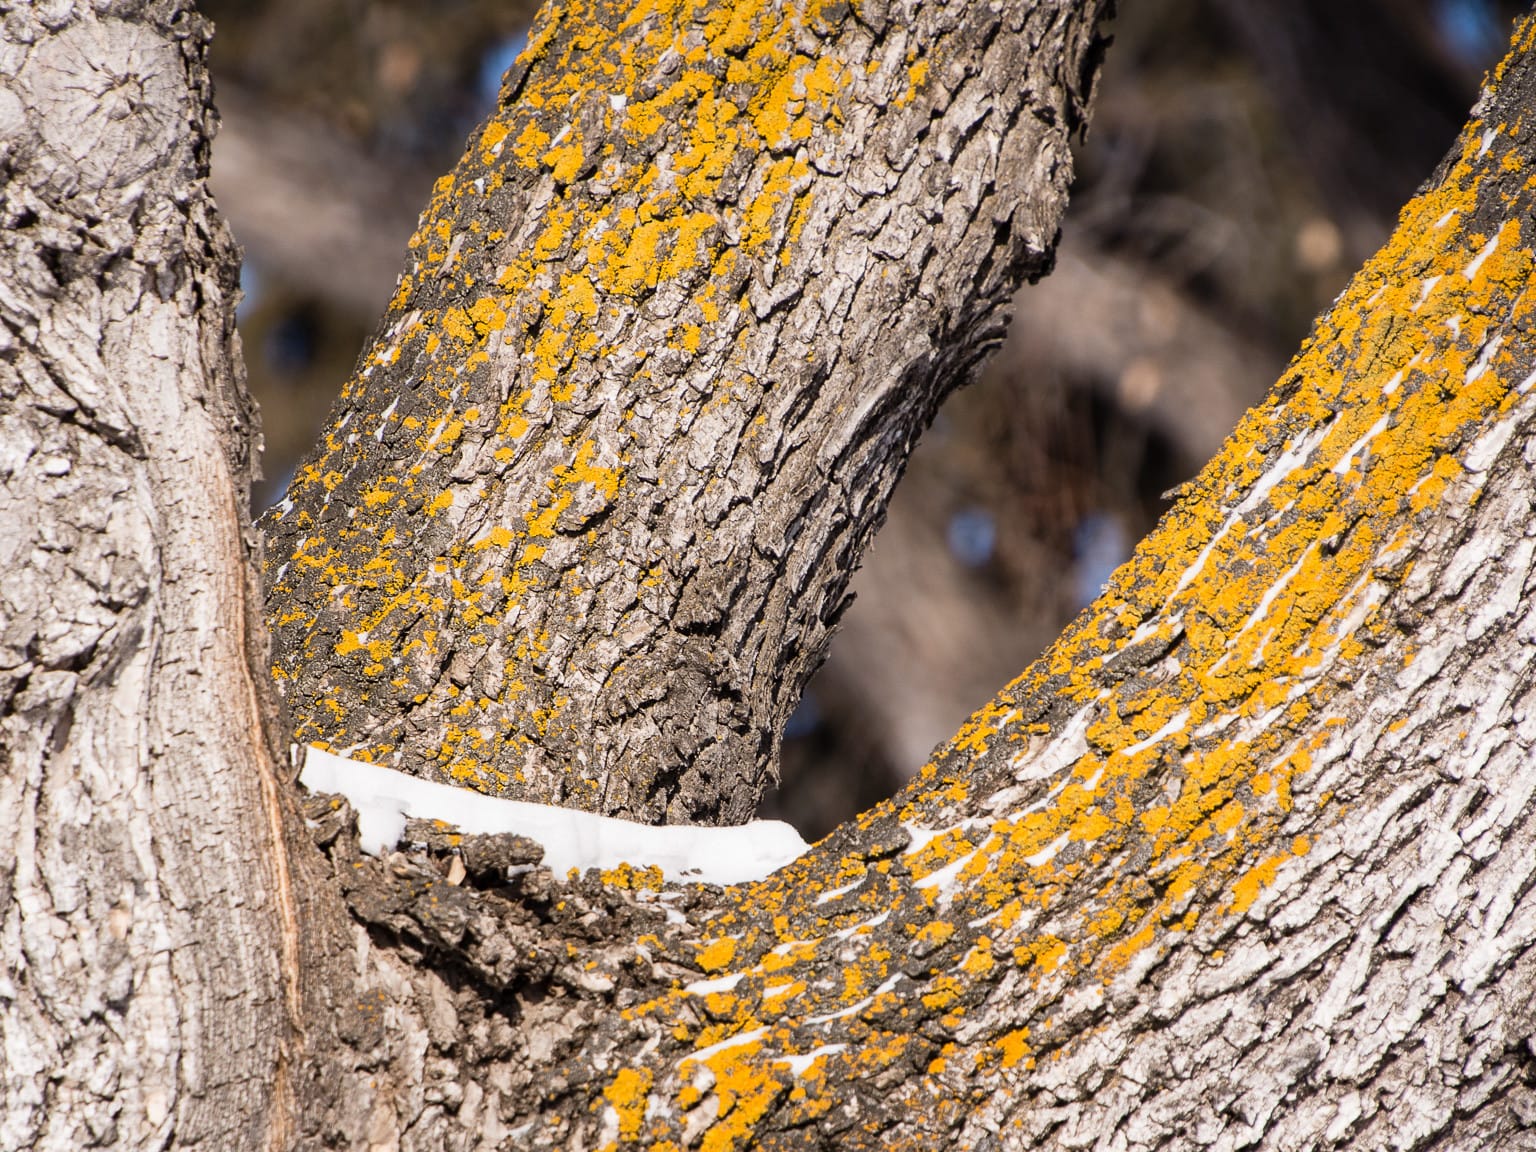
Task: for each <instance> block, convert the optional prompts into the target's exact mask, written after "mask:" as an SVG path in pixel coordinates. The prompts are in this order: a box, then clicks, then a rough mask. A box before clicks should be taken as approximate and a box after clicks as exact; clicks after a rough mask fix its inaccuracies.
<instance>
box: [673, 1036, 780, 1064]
mask: <svg viewBox="0 0 1536 1152" xmlns="http://www.w3.org/2000/svg"><path fill="white" fill-rule="evenodd" d="M766 1035H768V1029H766V1028H754V1029H752V1031H750V1032H738V1033H736V1035H734V1036H728V1037H726V1038H725V1039H724V1040H722V1041H720V1043H718V1044H711V1045H710V1046H709V1047H708V1048H700V1049H698V1050H697V1051H695V1052H689V1053H688V1054H687V1055H685V1056H684V1057H683V1061H682V1062H684V1063H686V1062H687V1061H689V1060H708V1059H709V1058H710V1057H711V1056H713V1055H714V1054H715V1053H716V1052H724V1051H725V1050H726V1049H727V1048H737V1047H740V1046H741V1045H742V1044H751V1043H752V1042H753V1041H754V1040H761V1039H762V1038H763V1037H764V1036H766Z"/></svg>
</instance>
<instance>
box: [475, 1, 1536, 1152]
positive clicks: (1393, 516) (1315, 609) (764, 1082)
mask: <svg viewBox="0 0 1536 1152" xmlns="http://www.w3.org/2000/svg"><path fill="white" fill-rule="evenodd" d="M1533 39H1536V25H1532V24H1531V23H1529V22H1527V23H1526V24H1524V25H1522V27H1521V29H1520V31H1519V33H1518V36H1517V41H1516V44H1515V47H1514V50H1513V52H1512V54H1511V57H1510V59H1509V60H1508V61H1507V62H1506V63H1505V64H1504V65H1503V66H1501V68H1500V69H1499V70H1498V71H1497V73H1496V74H1495V75H1494V77H1493V78H1492V87H1491V88H1490V90H1489V92H1488V93H1486V94H1485V96H1484V98H1483V100H1482V101H1480V103H1479V105H1478V108H1477V109H1476V111H1475V113H1474V119H1473V121H1472V123H1471V124H1470V125H1469V126H1468V128H1467V129H1466V131H1465V132H1464V133H1463V135H1462V137H1461V139H1460V140H1459V141H1458V142H1457V144H1456V145H1455V147H1454V148H1453V150H1452V152H1451V154H1450V155H1449V156H1448V158H1447V160H1446V161H1445V162H1444V163H1443V165H1442V166H1441V168H1440V170H1439V171H1438V172H1437V173H1436V174H1435V176H1434V178H1433V179H1432V181H1431V182H1430V184H1429V185H1428V186H1427V187H1426V190H1425V191H1424V192H1423V193H1422V194H1421V195H1419V196H1418V197H1416V198H1415V199H1414V200H1413V201H1412V202H1411V203H1410V204H1409V205H1408V206H1407V207H1406V208H1405V210H1404V212H1403V216H1402V219H1401V221H1400V223H1399V226H1398V229H1397V231H1396V232H1395V233H1394V235H1393V237H1392V238H1391V240H1390V241H1389V242H1388V244H1387V245H1386V246H1385V247H1384V248H1383V249H1382V251H1381V252H1380V253H1378V254H1377V256H1376V257H1374V258H1373V260H1372V261H1371V262H1370V263H1369V264H1368V265H1367V266H1366V267H1365V268H1364V269H1363V270H1362V271H1361V273H1360V274H1359V275H1358V276H1357V277H1356V278H1355V280H1354V281H1353V282H1352V283H1351V285H1350V286H1349V287H1348V288H1347V289H1346V291H1345V292H1344V293H1343V294H1342V295H1341V296H1340V298H1339V300H1338V301H1337V302H1336V304H1335V306H1334V308H1333V309H1332V311H1331V312H1330V313H1329V314H1328V315H1327V316H1325V317H1324V318H1323V319H1322V320H1321V321H1320V322H1319V324H1318V326H1317V328H1316V330H1315V331H1314V333H1313V335H1312V336H1311V338H1310V339H1309V340H1308V342H1307V344H1306V346H1305V347H1304V348H1303V350H1302V352H1301V354H1300V355H1299V356H1298V357H1297V359H1296V360H1295V361H1294V362H1293V364H1292V365H1291V367H1290V368H1289V369H1288V370H1287V371H1286V373H1285V374H1284V376H1283V377H1282V379H1281V380H1280V382H1279V383H1278V384H1277V385H1276V387H1275V389H1274V390H1273V392H1272V393H1271V395H1270V397H1269V398H1268V400H1267V401H1266V402H1265V403H1264V404H1263V405H1262V406H1260V407H1259V408H1258V409H1256V410H1255V411H1254V412H1253V413H1252V414H1250V416H1249V417H1248V418H1246V419H1245V420H1244V422H1243V424H1242V425H1241V426H1240V427H1239V429H1238V430H1237V432H1236V433H1235V434H1234V435H1233V437H1232V438H1231V439H1230V441H1229V442H1228V444H1227V446H1226V447H1225V449H1224V450H1223V452H1222V453H1221V455H1220V456H1219V457H1218V458H1217V459H1216V460H1215V461H1213V462H1212V464H1211V465H1210V466H1209V467H1208V468H1207V469H1206V470H1205V471H1204V472H1203V473H1202V474H1201V476H1200V477H1199V478H1198V479H1197V480H1196V481H1195V482H1194V483H1193V484H1192V485H1191V486H1190V487H1189V489H1188V490H1187V491H1186V493H1185V494H1184V496H1183V498H1182V499H1181V500H1180V502H1179V504H1178V506H1177V507H1176V508H1175V509H1174V510H1173V512H1171V513H1170V514H1169V515H1168V516H1167V517H1166V518H1165V520H1164V521H1163V523H1162V524H1161V525H1160V526H1159V528H1158V529H1157V531H1156V532H1154V533H1153V535H1152V536H1151V537H1149V539H1148V540H1147V541H1146V542H1145V543H1144V544H1143V545H1142V546H1141V548H1139V549H1138V551H1137V553H1136V555H1135V556H1134V557H1133V559H1132V561H1131V562H1130V563H1129V564H1128V565H1127V566H1126V567H1125V568H1123V569H1122V570H1121V572H1120V573H1118V574H1117V576H1116V578H1115V580H1114V582H1113V583H1112V585H1111V586H1110V588H1109V589H1108V590H1107V591H1106V593H1105V594H1104V596H1103V597H1102V598H1101V599H1100V600H1099V601H1098V602H1097V603H1096V604H1095V605H1094V606H1093V608H1092V609H1090V610H1089V611H1088V612H1086V613H1085V614H1084V615H1083V616H1082V617H1081V618H1080V619H1079V621H1078V622H1077V623H1076V624H1075V625H1074V626H1073V628H1071V629H1070V630H1069V631H1068V632H1067V634H1065V635H1064V636H1063V638H1062V639H1061V640H1060V641H1059V642H1058V643H1057V645H1055V646H1054V647H1053V648H1052V649H1051V650H1050V651H1049V652H1048V653H1047V654H1046V656H1045V657H1043V658H1042V659H1041V660H1040V661H1039V662H1038V663H1037V664H1035V665H1034V666H1032V667H1031V668H1030V669H1029V670H1027V671H1026V673H1025V674H1024V675H1023V676H1022V677H1021V678H1020V679H1019V680H1018V681H1016V682H1015V683H1014V684H1012V685H1010V686H1009V687H1008V688H1007V689H1005V690H1004V691H1003V692H1002V693H1000V694H999V696H998V697H997V698H996V699H995V700H994V701H993V702H992V703H991V704H989V705H988V706H987V707H986V708H984V709H982V710H981V711H980V712H979V713H978V714H977V716H976V717H975V718H974V719H973V721H972V722H971V723H970V724H968V725H967V726H966V728H965V729H964V730H963V731H962V732H961V733H960V734H959V735H958V736H957V737H956V739H955V740H954V741H953V742H952V743H951V744H950V745H949V746H948V747H947V748H946V749H945V750H944V751H943V752H942V753H941V754H940V755H939V756H938V757H937V758H936V760H935V762H934V763H933V764H932V765H930V766H929V767H928V768H927V769H926V770H925V771H924V773H923V774H922V776H921V777H920V778H919V779H918V780H917V781H916V782H915V783H914V784H913V785H912V787H911V788H909V789H908V790H907V791H906V792H905V793H903V794H902V795H900V796H898V797H897V798H895V799H894V800H893V801H891V802H889V803H887V804H884V805H881V806H878V807H877V808H876V809H874V810H872V811H871V812H869V813H867V814H866V815H864V816H863V817H861V818H860V819H859V820H857V821H855V822H854V823H852V824H850V825H848V826H845V827H844V828H843V829H840V830H839V831H838V832H837V833H835V834H834V835H833V836H832V837H830V838H829V839H828V840H827V841H824V842H823V843H821V844H819V845H817V846H815V847H814V848H813V849H812V850H811V851H810V852H809V853H807V854H806V855H804V856H802V857H801V858H799V859H798V860H796V861H795V862H793V863H791V864H790V865H788V866H787V867H785V868H784V869H782V870H780V871H778V872H776V873H774V874H773V875H771V876H769V877H767V878H766V879H764V880H762V881H760V882H757V883H754V884H750V885H743V886H739V887H733V888H727V889H724V890H712V889H707V888H704V889H698V888H688V889H682V890H678V891H680V892H681V893H682V895H681V896H680V897H678V898H677V899H676V900H674V905H675V906H682V905H686V909H687V912H686V916H685V917H684V919H685V921H686V922H685V923H683V924H677V923H670V922H667V921H664V920H662V918H661V917H660V914H659V913H657V914H656V922H655V924H654V926H653V927H649V926H640V925H639V922H638V921H636V920H633V919H622V917H628V916H630V915H631V913H629V912H622V913H621V912H619V911H616V909H619V908H620V907H621V906H622V900H623V898H624V893H626V892H632V891H634V890H636V889H643V888H646V887H647V886H648V885H649V886H652V887H654V885H656V884H657V883H659V881H658V880H657V879H655V878H651V879H647V878H645V877H641V876H637V875H635V874H633V873H631V872H628V871H626V870H620V872H619V874H617V875H609V876H607V877H606V878H604V879H603V880H602V881H601V882H593V883H589V884H587V886H586V887H584V888H582V887H572V888H570V889H569V891H570V892H571V893H572V895H571V896H569V897H564V898H562V897H558V896H549V897H547V898H548V899H549V900H551V901H556V902H558V900H560V899H565V898H568V899H576V898H577V897H576V895H575V894H576V893H577V892H583V893H585V895H583V896H582V897H581V899H582V900H585V901H588V902H589V903H588V904H584V905H583V906H582V907H583V908H588V907H594V908H595V905H592V904H591V903H590V902H592V901H597V902H601V901H602V900H603V899H611V901H613V902H612V903H610V904H608V905H606V907H608V908H610V909H611V911H610V912H609V913H608V915H610V916H614V917H619V918H620V920H618V921H617V922H616V923H619V924H621V925H622V926H620V927H615V928H614V929H613V930H612V931H610V932H608V933H606V934H604V935H603V936H602V937H601V939H599V940H594V941H592V942H591V943H589V944H588V945H586V946H585V947H584V948H582V949H579V950H576V951H574V952H573V953H572V962H573V963H577V958H578V957H579V969H580V970H579V971H577V970H576V968H570V969H568V970H567V975H566V976H564V977H562V978H561V979H564V980H566V981H567V982H568V984H567V985H566V986H568V987H571V988H575V987H577V986H578V985H580V986H581V987H585V988H587V989H588V992H587V993H586V994H585V995H587V996H588V997H589V998H588V999H583V998H582V995H578V994H573V995H575V999H574V1000H572V999H563V1000H562V999H559V998H553V999H551V998H547V997H545V996H544V994H543V993H542V992H541V993H539V994H538V995H534V994H532V993H530V994H529V995H528V996H527V997H526V998H523V999H519V1001H518V1003H519V1005H520V1011H521V1012H522V1013H523V1015H522V1016H521V1017H520V1019H521V1021H522V1026H523V1027H524V1029H525V1030H526V1035H527V1036H528V1040H527V1041H526V1043H527V1047H526V1048H519V1047H518V1046H517V1045H518V1043H519V1041H517V1040H509V1041H507V1043H508V1044H510V1045H511V1046H512V1052H511V1054H510V1055H507V1056H505V1057H502V1059H504V1064H502V1065H500V1067H501V1068H502V1069H504V1071H502V1072H499V1073H495V1074H491V1075H490V1078H489V1079H488V1080H487V1082H488V1083H503V1084H510V1085H511V1087H510V1088H504V1089H498V1091H499V1092H501V1093H503V1094H500V1095H498V1097H497V1101H498V1111H497V1112H496V1117H497V1123H498V1124H505V1125H507V1128H506V1129H505V1130H503V1129H500V1128H498V1129H497V1131H498V1132H503V1131H504V1132H505V1133H506V1134H510V1136H511V1137H512V1138H513V1139H515V1140H516V1141H518V1142H519V1143H520V1144H523V1145H525V1146H528V1147H533V1148H555V1147H571V1146H579V1147H608V1146H621V1147H643V1148H648V1149H651V1150H653V1152H661V1150H668V1152H670V1150H672V1149H677V1148H683V1147H695V1146H697V1147H707V1148H711V1149H715V1148H730V1147H748V1146H765V1147H773V1146H779V1145H782V1146H786V1147H787V1146H794V1147H808V1148H834V1147H835V1148H839V1149H847V1148H864V1147H868V1148H875V1147H880V1148H933V1147H941V1146H950V1145H953V1146H955V1147H961V1148H978V1149H994V1148H1012V1147H1041V1148H1069V1147H1071V1148H1079V1147H1096V1148H1105V1149H1110V1148H1154V1147H1155V1148H1193V1147H1201V1148H1208V1147H1214V1148H1239V1147H1263V1148H1275V1149H1282V1148H1295V1147H1319V1148H1328V1147H1378V1146H1398V1147H1412V1148H1447V1149H1449V1148H1463V1147H1472V1146H1486V1147H1497V1148H1519V1147H1524V1146H1528V1145H1529V1144H1530V1143H1531V1139H1530V1132H1529V1131H1528V1125H1529V1123H1530V1122H1531V1121H1532V1120H1533V1119H1536V1094H1533V1093H1532V1090H1531V1088H1530V1087H1529V1086H1528V1081H1529V1070H1530V1067H1531V1061H1532V1055H1531V1053H1532V1037H1533V1033H1536V1020H1533V1015H1532V1013H1533V1008H1532V1004H1533V1002H1536V1001H1533V997H1532V995H1531V992H1532V989H1533V987H1536V958H1533V948H1532V945H1533V944H1536V827H1533V821H1532V815H1533V805H1532V793H1533V789H1536V777H1533V776H1532V774H1531V773H1530V771H1529V768H1528V765H1529V762H1530V757H1531V754H1532V745H1533V744H1536V707H1533V683H1532V676H1531V672H1530V658H1529V651H1530V646H1531V644H1532V643H1533V642H1536V615H1533V614H1532V612H1531V611H1530V608H1529V604H1530V603H1531V601H1530V598H1529V597H1528V596H1527V595H1526V593H1525V589H1526V588H1527V586H1528V584H1529V581H1530V579H1531V575H1532V561H1533V558H1536V536H1532V535H1529V534H1528V533H1529V532H1530V529H1529V527H1528V525H1529V524H1530V523H1531V516H1530V509H1531V505H1532V498H1531V487H1530V482H1529V479H1528V477H1529V471H1530V468H1531V466H1532V464H1533V463H1536V441H1533V438H1532V435H1531V416H1532V414H1533V411H1536V397H1533V396H1532V395H1531V392H1532V391H1533V387H1532V381H1533V380H1536V347H1533V342H1532V331H1533V330H1532V325H1531V320H1532V315H1531V309H1532V307H1533V305H1532V303H1531V301H1530V299H1529V295H1528V291H1527V288H1528V285H1529V283H1530V279H1531V272H1532V254H1531V251H1530V248H1529V245H1528V243H1527V241H1526V239H1525V237H1524V236H1523V234H1522V229H1523V227H1524V221H1525V220H1526V219H1527V218H1528V216H1529V214H1530V212H1531V210H1532V208H1533V204H1532V198H1533V195H1536V185H1533V181H1532V176H1531V164H1532V160H1533V158H1536V141H1533V138H1532V127H1531V126H1530V125H1529V124H1528V123H1527V118H1526V117H1525V116H1524V113H1523V110H1524V109H1526V108H1528V107H1529V106H1530V105H1531V103H1532V100H1533V97H1536V76H1533V70H1532V59H1531V51H1532V42H1533ZM605 893H607V894H609V895H608V896H605V895H604V894H605ZM475 898H478V897H475ZM485 899H486V900H491V899H495V897H493V896H489V895H488V896H486V897H485ZM553 906H555V905H554V904H551V907H553ZM582 914H583V916H587V917H593V918H594V919H592V920H590V922H593V923H601V922H602V921H601V916H600V915H599V914H598V913H597V912H596V911H592V912H583V913H582ZM635 915H638V913H635ZM583 981H584V982H585V984H582V983H581V982H583ZM460 1003H461V1004H462V1003H463V1001H462V1000H461V1001H460ZM573 1021H575V1022H574V1023H573ZM553 1035H559V1036H564V1037H568V1038H571V1039H569V1040H568V1041H567V1042H562V1043H567V1044H568V1046H565V1047H562V1046H561V1043H556V1044H554V1045H553V1046H552V1047H551V1046H548V1044H547V1042H546V1041H545V1040H542V1039H540V1037H545V1036H553ZM496 1075H499V1076H502V1077H503V1079H502V1080H500V1081H498V1080H496V1079H495V1076H496ZM524 1092H527V1093H539V1092H542V1095H541V1096H536V1097H533V1098H529V1099H523V1098H522V1096H521V1095H520V1094H521V1093H524ZM599 1097H600V1098H601V1101H602V1103H601V1104H596V1105H595V1107H594V1103H595V1101H596V1100H597V1099H598V1098H599ZM481 1115H483V1113H482V1114H481ZM445 1123H447V1122H446V1121H445Z"/></svg>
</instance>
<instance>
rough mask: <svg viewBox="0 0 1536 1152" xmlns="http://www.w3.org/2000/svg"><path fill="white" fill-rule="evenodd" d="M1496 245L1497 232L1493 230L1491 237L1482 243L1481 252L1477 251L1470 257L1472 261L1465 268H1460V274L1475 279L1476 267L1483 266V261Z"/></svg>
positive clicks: (1497, 241)
mask: <svg viewBox="0 0 1536 1152" xmlns="http://www.w3.org/2000/svg"><path fill="white" fill-rule="evenodd" d="M1498 246H1499V234H1498V233H1497V232H1495V233H1494V234H1493V239H1492V240H1490V241H1488V243H1486V244H1484V245H1483V250H1482V251H1481V252H1479V253H1478V254H1477V255H1476V256H1474V257H1472V263H1470V264H1468V265H1467V266H1466V268H1464V269H1463V270H1462V273H1461V274H1462V275H1463V276H1465V277H1466V278H1467V279H1468V280H1475V279H1477V272H1478V269H1480V268H1481V267H1482V266H1483V261H1484V260H1486V259H1488V257H1490V256H1492V255H1493V251H1494V249H1495V248H1497V247H1498Z"/></svg>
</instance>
